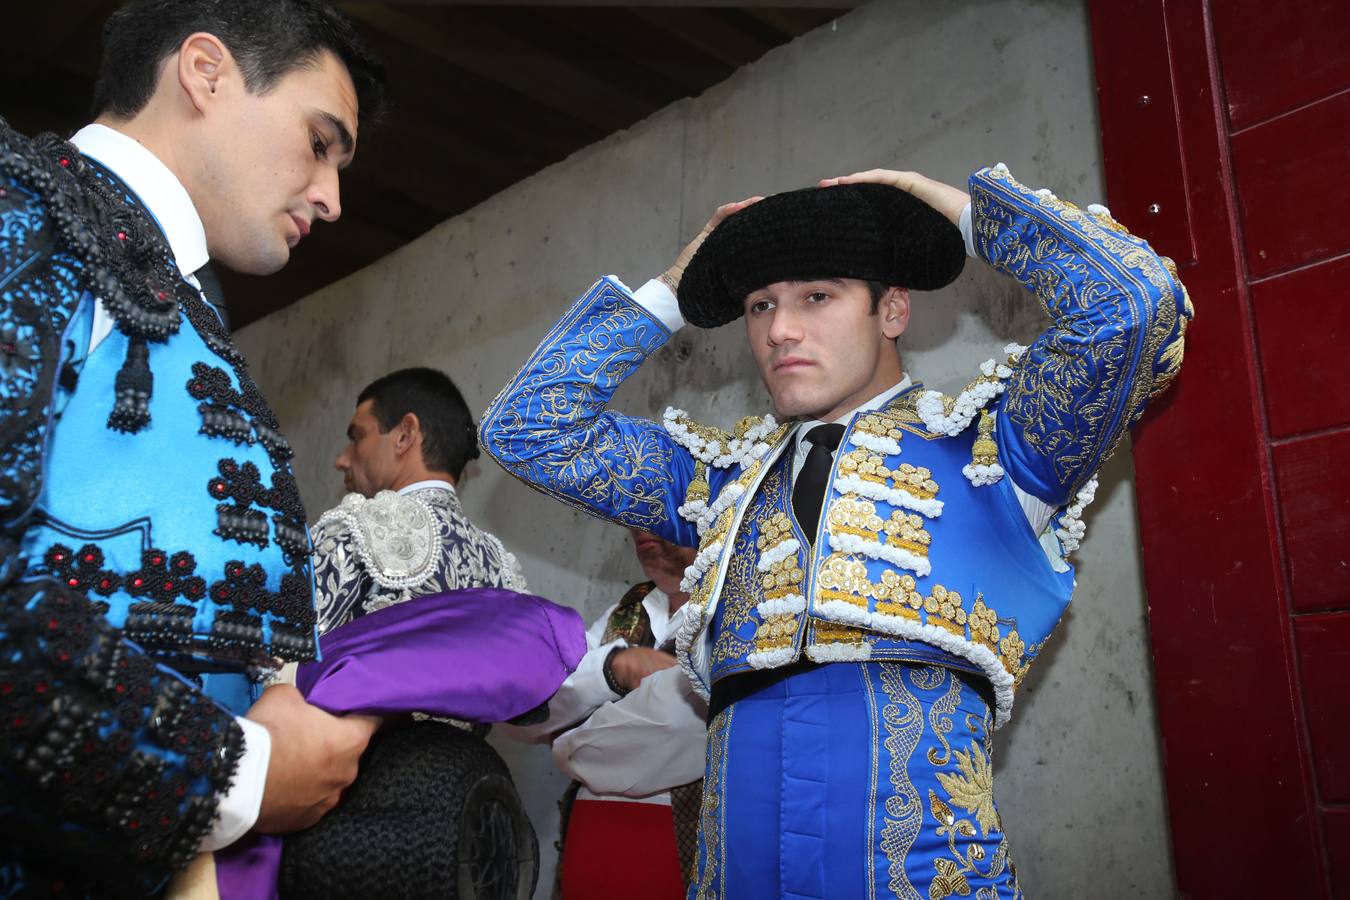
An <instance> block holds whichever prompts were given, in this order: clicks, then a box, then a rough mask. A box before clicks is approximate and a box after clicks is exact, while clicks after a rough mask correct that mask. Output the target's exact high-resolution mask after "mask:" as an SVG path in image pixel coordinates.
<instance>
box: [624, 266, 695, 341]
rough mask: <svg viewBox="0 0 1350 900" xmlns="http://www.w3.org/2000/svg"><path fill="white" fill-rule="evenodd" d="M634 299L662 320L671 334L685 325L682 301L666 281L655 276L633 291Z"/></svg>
mask: <svg viewBox="0 0 1350 900" xmlns="http://www.w3.org/2000/svg"><path fill="white" fill-rule="evenodd" d="M633 299H634V300H636V301H637V304H638V306H641V307H642V308H643V309H645V310H646V311H647V312H649V313H651V314H652V315H654V316H656V317H657V318H658V319H660V320H661V324H662V325H665V326H666V328H667V330H669V331H670V333H671V334H674V333H675V332H677V331H679V330H680V329H681V328H683V327H684V316H682V315H681V314H680V301H679V300H677V299H676V298H675V293H674V291H672V290H671V289H670V286H669V285H667V284H666V283H665V282H664V281H662V280H661V279H659V278H653V279H652V280H651V281H649V282H647V283H646V284H644V285H643V286H642V287H640V288H638V289H637V290H636V291H634V292H633Z"/></svg>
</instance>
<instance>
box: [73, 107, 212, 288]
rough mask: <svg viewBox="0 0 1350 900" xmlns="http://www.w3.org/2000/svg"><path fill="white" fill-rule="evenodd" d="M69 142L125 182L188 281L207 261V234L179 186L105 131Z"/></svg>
mask: <svg viewBox="0 0 1350 900" xmlns="http://www.w3.org/2000/svg"><path fill="white" fill-rule="evenodd" d="M70 142H71V143H72V144H74V145H75V146H76V147H78V148H79V151H80V152H81V153H83V154H84V155H85V156H89V157H92V158H93V159H96V160H98V161H99V162H100V163H102V164H103V165H105V166H107V167H108V168H109V169H111V170H112V172H113V174H115V175H116V176H117V177H118V178H120V179H122V181H124V182H126V185H127V187H129V188H131V190H132V191H134V192H135V194H136V196H137V197H139V198H140V201H141V202H142V203H144V204H145V208H146V209H147V210H149V211H150V215H152V216H154V218H155V221H156V222H158V223H159V227H160V229H162V230H163V232H164V236H165V238H167V239H168V241H169V249H170V250H171V251H173V257H174V260H175V261H176V262H177V263H178V270H179V271H180V272H182V273H183V274H184V275H191V274H192V273H193V272H195V271H197V270H198V269H200V268H201V267H202V266H204V265H206V263H207V262H208V261H209V260H210V255H209V254H208V253H207V249H206V228H205V227H204V226H203V225H202V219H201V216H199V215H198V214H197V207H195V206H193V205H192V198H191V197H189V196H188V192H187V189H186V188H184V187H183V184H182V182H180V181H179V180H178V178H177V177H176V176H175V175H174V174H173V172H171V171H169V167H168V166H166V165H164V163H162V162H160V160H159V158H158V157H157V156H155V154H153V153H151V152H150V151H149V150H147V149H146V148H145V147H143V146H142V145H141V144H140V143H139V142H137V141H136V140H135V139H133V138H130V137H127V136H126V135H125V134H122V133H121V132H120V131H115V130H113V129H111V128H109V127H108V126H106V125H86V126H85V127H83V128H81V129H80V130H79V131H77V132H76V133H75V136H74V137H72V138H71V139H70Z"/></svg>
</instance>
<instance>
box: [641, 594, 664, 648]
mask: <svg viewBox="0 0 1350 900" xmlns="http://www.w3.org/2000/svg"><path fill="white" fill-rule="evenodd" d="M642 607H643V609H645V610H647V621H648V622H650V623H651V626H652V639H653V640H654V641H655V646H656V647H658V648H659V647H660V646H661V645H662V644H664V643H665V642H666V638H667V637H668V636H669V632H670V597H669V596H668V595H667V594H666V592H665V591H663V590H661V589H660V588H659V587H654V588H652V589H651V590H650V591H648V592H647V596H645V597H643V598H642Z"/></svg>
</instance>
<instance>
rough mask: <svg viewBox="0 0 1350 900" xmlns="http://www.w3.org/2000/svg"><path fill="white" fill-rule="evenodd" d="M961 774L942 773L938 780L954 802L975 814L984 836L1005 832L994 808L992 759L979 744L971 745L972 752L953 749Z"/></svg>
mask: <svg viewBox="0 0 1350 900" xmlns="http://www.w3.org/2000/svg"><path fill="white" fill-rule="evenodd" d="M952 755H953V756H955V757H956V766H957V768H958V769H959V770H960V774H959V775H951V774H948V773H946V772H938V773H937V780H938V782H939V783H940V784H941V785H942V788H943V790H945V791H946V792H947V795H948V796H949V797H950V798H951V800H952V802H953V803H955V804H956V805H957V806H960V807H961V808H962V809H964V810H965V811H966V812H968V813H974V814H975V821H977V822H979V823H980V829H981V830H982V831H983V832H984V836H985V837H988V836H989V832H991V831H1002V830H1003V829H1002V823H1000V822H999V818H998V812H997V810H995V809H994V772H993V768H992V767H991V766H990V764H989V758H988V757H986V756H985V755H984V751H983V750H981V749H980V745H979V744H977V743H971V745H970V752H969V753H966V752H963V751H961V750H953V751H952Z"/></svg>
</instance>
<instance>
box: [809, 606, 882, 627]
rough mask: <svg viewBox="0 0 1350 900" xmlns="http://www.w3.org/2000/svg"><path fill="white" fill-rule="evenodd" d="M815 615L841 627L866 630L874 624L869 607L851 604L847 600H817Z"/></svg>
mask: <svg viewBox="0 0 1350 900" xmlns="http://www.w3.org/2000/svg"><path fill="white" fill-rule="evenodd" d="M815 613H816V615H818V616H821V617H822V618H825V619H828V620H829V621H831V622H835V623H837V624H840V625H857V626H859V627H861V628H866V627H868V626H869V625H871V624H872V614H871V613H869V612H868V611H867V607H865V606H858V605H857V604H854V603H849V602H848V601H847V600H819V599H817V601H816V608H815Z"/></svg>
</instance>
